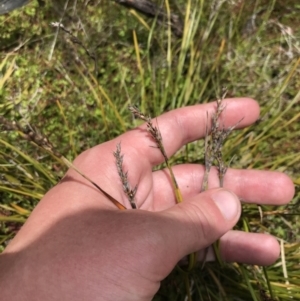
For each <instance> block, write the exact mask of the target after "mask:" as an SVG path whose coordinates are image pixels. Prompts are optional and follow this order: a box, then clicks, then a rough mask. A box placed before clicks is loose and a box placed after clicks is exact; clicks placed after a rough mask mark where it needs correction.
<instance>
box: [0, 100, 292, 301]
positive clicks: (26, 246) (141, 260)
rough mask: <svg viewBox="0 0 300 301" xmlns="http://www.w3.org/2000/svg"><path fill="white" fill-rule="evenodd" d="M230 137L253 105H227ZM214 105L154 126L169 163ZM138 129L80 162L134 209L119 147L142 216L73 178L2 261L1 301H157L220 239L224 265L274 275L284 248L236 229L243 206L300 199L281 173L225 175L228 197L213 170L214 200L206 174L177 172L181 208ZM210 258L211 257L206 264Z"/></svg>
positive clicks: (42, 206)
mask: <svg viewBox="0 0 300 301" xmlns="http://www.w3.org/2000/svg"><path fill="white" fill-rule="evenodd" d="M224 102H225V104H226V110H225V111H224V113H223V123H224V125H225V127H228V126H233V125H235V124H236V123H237V122H238V121H240V120H241V118H243V119H242V121H241V122H240V123H239V125H238V127H239V128H242V127H245V126H248V125H250V124H252V123H253V122H255V121H256V120H257V118H258V117H259V106H258V104H257V102H256V101H254V100H252V99H249V98H236V99H227V100H225V101H224ZM215 107H216V104H215V103H209V104H204V105H197V106H193V107H185V108H181V109H178V110H174V111H171V112H168V113H166V114H164V115H162V116H160V117H158V118H157V122H158V124H159V129H160V131H161V134H162V137H163V142H164V146H165V149H166V151H167V154H168V156H171V155H172V154H174V153H175V152H176V151H177V150H178V149H180V147H182V146H183V145H185V144H186V143H189V142H192V141H195V140H197V139H201V138H203V137H204V136H205V127H206V120H207V118H206V114H207V112H208V113H209V114H211V113H213V112H214V110H215ZM145 129H146V126H145V125H142V126H140V127H138V128H136V129H134V130H131V131H129V132H126V133H125V134H123V135H121V136H119V137H117V138H116V139H114V140H111V141H109V142H106V143H103V144H101V145H98V146H96V147H94V148H92V149H89V150H87V151H85V152H83V153H82V154H81V155H79V156H78V157H77V158H76V160H75V161H74V164H75V166H77V167H78V168H79V169H80V170H81V171H82V172H83V173H85V174H86V175H88V176H89V177H90V178H92V179H93V180H94V181H95V182H96V183H98V184H99V185H100V186H101V187H102V188H104V189H105V190H106V191H107V192H108V193H109V194H110V195H111V196H113V197H114V198H115V199H117V200H118V201H119V202H120V203H122V204H124V205H125V206H126V207H127V208H130V205H129V202H128V200H127V199H126V196H124V193H123V191H122V185H121V183H120V179H119V176H118V174H117V171H116V168H114V166H115V158H114V156H113V152H114V151H115V150H116V145H117V144H118V143H119V142H121V146H122V153H123V154H124V169H125V170H129V182H130V183H131V185H132V186H134V185H136V184H137V185H138V191H137V194H136V202H137V207H138V208H139V210H124V211H121V210H118V209H117V208H116V207H115V205H113V204H112V203H111V202H110V201H109V200H108V199H107V198H106V197H105V196H103V195H102V194H101V193H100V192H99V191H97V190H96V189H95V188H94V187H93V186H92V185H91V184H90V183H88V182H87V181H86V180H84V179H83V178H82V177H81V176H79V175H78V174H77V173H76V172H74V171H73V170H69V171H68V172H67V174H66V176H65V177H64V179H63V180H62V181H61V182H60V183H59V184H58V185H56V186H55V187H54V188H53V189H51V190H50V191H49V192H48V193H47V194H46V195H45V196H44V198H43V199H42V200H41V202H40V203H39V204H38V206H37V207H36V208H35V209H34V211H33V212H32V214H31V216H30V217H29V219H28V220H27V222H26V223H25V225H24V226H23V227H22V229H21V230H20V231H19V233H18V234H17V235H16V237H15V238H14V239H13V240H12V241H11V242H10V244H9V245H8V247H7V248H6V250H5V251H4V253H3V254H2V255H0V270H1V271H5V273H4V272H1V274H0V287H1V297H2V298H3V300H14V301H17V300H30V301H34V300H46V301H47V300H52V301H53V300H72V301H76V300H125V301H126V300H130V301H132V300H139V301H141V300H142V301H143V300H145V301H146V300H152V298H153V296H154V294H155V293H156V292H157V290H158V289H159V286H160V282H161V280H163V279H164V278H165V277H166V276H167V275H168V274H169V273H170V272H171V271H172V269H173V268H174V266H175V265H176V264H177V263H178V262H179V261H180V260H181V259H182V258H184V257H185V256H186V255H188V254H190V253H192V252H199V256H201V253H202V255H203V253H204V250H205V248H207V247H208V246H210V245H211V244H212V243H213V242H214V241H216V240H217V239H219V238H220V252H221V256H222V259H223V260H225V261H228V262H232V261H237V262H244V263H249V264H258V265H269V264H272V263H273V262H274V261H275V260H276V259H277V258H278V256H279V245H278V242H277V240H276V239H275V238H273V237H272V236H270V235H267V234H256V233H244V232H240V231H233V230H231V229H232V228H233V227H234V225H235V224H236V222H237V221H238V219H239V216H240V213H241V206H240V201H239V199H242V200H243V201H244V202H249V203H256V204H272V205H282V204H286V203H288V202H289V201H290V200H291V199H292V197H293V195H294V186H293V183H292V181H291V180H290V179H289V178H288V177H287V176H286V175H285V174H283V173H279V172H268V171H256V170H234V169H229V170H228V172H227V174H226V176H225V182H224V187H225V188H224V189H220V188H217V186H218V177H217V172H216V170H213V171H212V173H211V175H210V188H211V189H210V190H208V191H206V192H204V193H201V194H200V193H199V192H200V186H201V181H202V177H203V171H204V169H203V167H202V166H199V165H192V164H183V165H178V166H175V167H174V173H175V176H176V178H177V181H178V184H179V187H180V188H181V191H182V194H183V198H184V202H183V203H181V204H176V201H175V197H174V193H173V191H172V188H171V185H170V179H169V177H168V173H167V171H165V170H163V171H156V172H152V167H154V166H155V165H157V164H160V163H162V162H163V158H162V156H161V154H160V152H159V150H157V149H156V148H153V147H150V146H154V143H153V141H152V140H151V138H150V137H149V134H148V133H147V132H146V131H145ZM209 257H211V253H210V254H209Z"/></svg>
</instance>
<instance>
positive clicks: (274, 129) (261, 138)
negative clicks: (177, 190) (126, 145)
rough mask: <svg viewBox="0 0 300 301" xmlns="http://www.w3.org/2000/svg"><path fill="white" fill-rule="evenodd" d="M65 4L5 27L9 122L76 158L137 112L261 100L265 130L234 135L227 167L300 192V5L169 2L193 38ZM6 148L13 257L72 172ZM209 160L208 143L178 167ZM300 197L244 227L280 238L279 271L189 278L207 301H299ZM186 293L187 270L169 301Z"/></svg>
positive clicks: (166, 289)
mask: <svg viewBox="0 0 300 301" xmlns="http://www.w3.org/2000/svg"><path fill="white" fill-rule="evenodd" d="M158 2H159V1H158ZM51 5H52V4H50V3H46V5H45V7H43V8H40V7H39V6H38V3H36V2H34V1H32V2H31V3H30V4H29V5H28V6H26V7H24V8H22V9H20V10H18V11H14V12H13V13H11V14H10V15H6V16H1V17H0V32H1V34H0V45H1V46H0V51H1V52H0V54H1V57H0V114H1V115H4V116H5V117H6V118H8V119H10V120H17V121H19V122H20V123H21V124H22V125H23V126H24V127H26V126H29V125H30V124H31V125H34V126H35V127H36V128H38V129H40V130H41V131H42V132H43V133H44V135H46V136H47V137H48V138H49V139H50V140H51V142H52V143H53V144H54V145H55V147H56V148H57V150H58V151H59V152H60V153H61V154H63V155H64V156H65V157H66V158H68V159H69V160H72V159H73V158H74V157H75V156H76V155H77V154H78V153H80V152H81V151H83V150H85V149H86V148H88V147H91V146H93V145H95V144H98V143H101V142H104V141H106V140H108V139H111V138H113V137H116V136H117V135H119V134H121V133H123V132H124V131H125V130H126V129H129V128H131V127H132V122H133V120H132V117H131V116H130V113H129V112H128V110H127V107H128V105H138V106H139V107H140V108H141V110H142V111H143V112H147V113H148V114H149V115H152V116H157V115H159V114H161V113H162V112H164V111H167V110H171V109H174V108H177V107H182V106H185V105H192V104H196V103H204V102H208V101H211V100H214V99H216V98H220V97H221V95H222V89H223V88H224V87H226V88H227V90H228V96H234V97H235V96H250V97H253V98H255V99H257V100H258V101H259V103H260V105H261V107H262V114H261V120H260V122H258V123H257V124H256V125H254V126H252V127H250V128H247V129H244V130H241V131H238V132H235V133H233V134H232V135H231V137H230V138H229V140H228V141H227V142H226V143H225V146H224V148H223V156H224V160H225V162H229V161H231V166H232V167H235V168H258V169H271V170H280V171H283V172H286V173H287V174H289V175H290V176H291V177H292V178H293V179H294V182H295V184H296V185H300V176H299V174H300V173H299V169H300V153H299V142H300V141H299V137H300V123H299V116H300V106H299V103H300V82H299V73H300V66H299V65H300V60H299V53H300V44H299V37H300V31H299V28H300V27H299V19H297V16H299V13H300V11H299V10H300V8H299V4H297V1H279V0H278V1H275V0H274V1H259V0H257V1H255V4H253V3H250V2H249V1H226V2H225V1H212V2H209V1H203V0H189V1H177V2H176V5H175V2H173V1H165V2H164V3H163V5H164V7H165V8H166V11H172V12H173V11H174V12H176V13H177V14H178V15H180V16H182V18H183V22H184V24H185V26H184V32H183V37H182V38H181V39H178V38H177V37H176V36H174V35H173V34H172V31H171V28H170V26H167V25H166V26H162V25H161V24H158V22H157V20H149V19H147V18H145V17H144V16H142V15H141V14H138V13H136V12H134V11H127V10H125V9H124V8H122V7H119V6H117V5H116V4H114V3H113V1H107V2H102V1H98V2H97V1H95V2H94V4H90V5H88V6H85V5H84V4H82V3H78V2H72V1H70V3H69V5H68V6H67V7H64V3H54V4H53V5H52V6H51ZM61 12H63V14H61ZM60 20H61V23H62V24H63V25H64V26H65V27H66V28H67V29H68V30H70V31H71V32H72V34H73V35H74V36H75V37H77V39H78V40H79V41H80V42H81V43H82V44H83V45H84V46H85V47H86V49H88V50H89V53H91V54H92V55H93V56H94V57H95V59H94V60H93V59H91V57H90V56H89V55H87V53H86V51H85V49H84V48H83V47H80V45H78V43H77V44H74V41H72V39H71V37H70V35H68V34H67V33H65V32H63V31H61V30H57V28H53V27H51V26H50V23H51V22H56V21H60ZM297 20H298V21H297ZM297 22H298V23H297ZM225 113H226V112H225ZM134 123H136V121H134ZM0 145H1V146H0V198H1V201H0V221H1V223H0V225H1V226H0V243H1V246H2V247H1V248H2V249H3V248H4V246H5V244H6V242H7V241H8V240H9V239H11V238H12V237H13V235H14V233H15V232H16V231H17V230H18V228H19V227H20V225H21V224H22V223H24V222H25V220H26V218H27V217H28V215H29V214H30V212H31V210H32V209H33V207H34V206H35V204H36V203H37V202H38V200H39V199H40V198H41V197H42V195H43V194H44V193H45V192H46V191H47V190H48V189H49V188H50V187H52V186H53V185H54V184H55V183H56V182H57V181H58V180H59V178H60V177H61V176H62V175H63V174H64V172H65V170H66V167H65V165H64V164H62V162H61V161H59V160H57V159H55V157H53V156H51V155H49V154H48V153H45V152H44V151H43V150H41V149H39V148H37V147H36V146H34V145H32V144H30V143H29V142H28V141H25V140H22V139H20V138H19V136H18V135H17V134H16V133H14V132H1V133H0ZM203 148H204V142H203V141H200V142H195V143H192V144H190V145H188V146H187V147H185V148H183V149H182V150H180V151H179V152H178V154H176V155H175V156H174V157H173V158H170V160H169V161H170V164H176V163H182V162H197V163H203ZM129 172H130V171H129ZM200 185H201V184H200V183H199V186H200ZM299 195H300V194H299V188H297V194H296V196H295V199H294V200H293V201H292V203H291V204H290V205H288V206H281V207H279V208H278V207H272V206H261V209H262V211H263V220H262V221H261V216H260V213H259V210H258V208H257V206H255V205H245V206H244V216H243V217H246V219H244V220H245V221H244V225H243V224H241V225H238V227H241V228H242V227H247V228H249V231H256V232H270V233H272V234H273V235H275V236H276V237H277V238H278V240H279V241H280V242H281V244H282V257H281V259H280V260H278V262H277V263H276V264H274V265H273V266H271V267H268V268H266V269H262V268H261V267H247V266H242V265H238V264H230V265H224V266H223V267H220V266H219V265H218V264H207V265H205V267H204V269H202V270H199V269H195V270H193V271H191V272H190V273H189V274H188V280H189V284H190V288H189V289H190V290H191V295H192V297H193V299H194V300H261V299H263V298H264V297H266V296H270V297H272V298H273V299H274V300H290V299H291V298H292V299H295V300H297V299H299V298H300V289H299V287H300V279H299V278H300V277H299V271H298V270H299V259H300V246H299V241H300V234H299V228H300V227H299V226H300V222H299V201H300V200H299ZM257 283H259V284H257ZM263 290H266V293H264V292H263ZM186 295H187V291H186V287H185V283H184V282H183V281H182V275H181V274H180V272H179V271H177V270H175V271H174V273H173V274H172V275H170V277H168V278H167V279H166V280H165V281H164V283H163V285H162V288H161V290H160V291H159V293H158V294H157V296H156V297H155V300H184V299H185V297H186Z"/></svg>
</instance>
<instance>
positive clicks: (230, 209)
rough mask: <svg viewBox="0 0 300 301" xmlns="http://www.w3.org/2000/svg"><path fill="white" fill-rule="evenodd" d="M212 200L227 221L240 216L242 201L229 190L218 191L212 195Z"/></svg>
mask: <svg viewBox="0 0 300 301" xmlns="http://www.w3.org/2000/svg"><path fill="white" fill-rule="evenodd" d="M212 199H213V201H214V202H215V203H216V205H217V206H218V207H219V209H220V211H221V213H222V215H223V216H224V218H225V219H227V220H229V221H230V220H232V219H234V218H235V217H236V216H237V215H238V214H239V210H240V201H239V200H238V198H237V197H236V196H235V195H234V194H232V193H231V192H229V191H227V190H217V191H215V192H214V194H213V195H212Z"/></svg>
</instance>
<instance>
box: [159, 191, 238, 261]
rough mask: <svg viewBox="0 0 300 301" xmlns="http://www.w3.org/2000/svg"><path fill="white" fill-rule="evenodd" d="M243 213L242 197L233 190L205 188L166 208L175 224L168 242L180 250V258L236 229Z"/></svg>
mask: <svg viewBox="0 0 300 301" xmlns="http://www.w3.org/2000/svg"><path fill="white" fill-rule="evenodd" d="M240 213H241V205H240V201H239V199H238V197H237V196H236V195H235V194H233V193H232V192H230V191H228V190H225V189H220V188H218V189H211V190H208V191H205V192H203V193H201V194H198V195H197V196H195V197H193V198H191V199H189V200H186V201H184V202H183V203H180V204H178V205H176V206H173V207H172V208H170V209H168V210H165V211H164V212H163V214H164V215H166V216H167V217H169V218H168V220H169V221H170V223H171V224H172V225H169V226H170V227H172V235H171V236H170V235H168V239H167V240H166V242H169V243H170V245H169V247H170V248H172V250H177V252H178V254H176V255H177V256H178V258H177V259H178V260H180V259H181V258H182V257H184V256H186V255H187V254H190V253H193V252H197V251H200V250H201V249H204V248H206V247H208V246H209V245H211V244H212V243H214V242H215V241H216V240H218V239H219V238H220V237H221V236H223V235H224V234H225V233H226V232H227V231H229V230H230V229H232V227H233V226H234V225H235V224H236V222H237V221H238V219H239V217H240ZM167 228H169V227H167Z"/></svg>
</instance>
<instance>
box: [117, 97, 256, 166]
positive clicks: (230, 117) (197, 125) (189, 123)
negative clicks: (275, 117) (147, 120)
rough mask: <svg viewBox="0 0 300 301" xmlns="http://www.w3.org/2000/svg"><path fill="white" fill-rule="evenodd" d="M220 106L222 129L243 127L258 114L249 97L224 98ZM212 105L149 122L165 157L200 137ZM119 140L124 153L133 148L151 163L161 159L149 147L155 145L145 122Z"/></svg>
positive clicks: (165, 115) (177, 112)
mask: <svg viewBox="0 0 300 301" xmlns="http://www.w3.org/2000/svg"><path fill="white" fill-rule="evenodd" d="M223 105H224V106H225V109H224V111H223V112H222V114H221V119H222V120H221V122H222V125H223V126H224V128H229V127H231V126H234V125H237V127H236V128H243V127H246V126H248V125H250V124H252V123H254V122H255V121H256V120H257V119H258V117H259V105H258V103H257V102H256V101H255V100H253V99H251V98H231V99H224V100H223ZM216 107H217V103H216V102H212V103H207V104H200V105H195V106H190V107H184V108H180V109H176V110H173V111H170V112H168V113H165V114H163V115H161V116H159V117H157V118H156V119H152V122H153V125H154V126H156V127H158V128H159V130H160V133H161V136H162V140H163V145H164V148H165V150H166V153H167V156H172V155H173V154H174V153H175V152H176V151H177V150H178V149H180V148H181V147H182V146H184V145H185V144H187V143H189V142H192V141H195V140H197V139H200V138H203V137H204V136H205V133H206V131H207V128H208V131H210V127H211V122H210V119H211V116H212V114H213V113H215V112H216ZM207 116H208V118H207ZM119 139H120V137H119ZM121 141H122V148H123V150H124V151H125V150H126V153H127V152H128V153H129V152H130V149H134V151H133V153H134V154H137V155H138V156H139V158H147V160H148V162H149V163H150V164H151V165H152V166H155V165H158V164H160V163H162V162H163V156H162V154H161V153H160V151H159V150H156V149H153V147H149V146H155V147H156V145H155V142H154V140H153V139H152V138H151V137H150V134H149V133H147V125H146V124H143V125H141V126H140V127H137V128H136V129H134V130H132V131H130V132H127V133H125V134H123V135H122V136H121Z"/></svg>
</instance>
